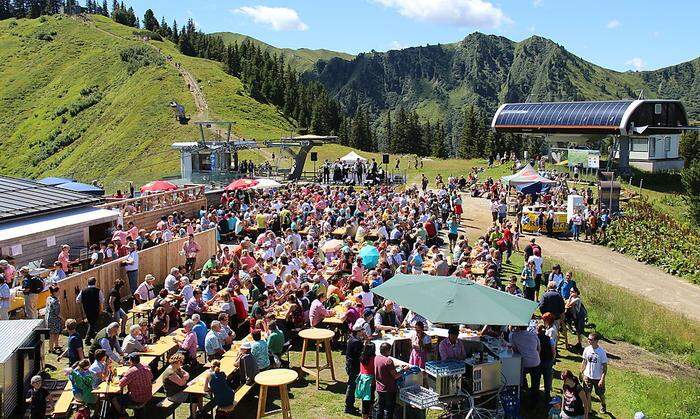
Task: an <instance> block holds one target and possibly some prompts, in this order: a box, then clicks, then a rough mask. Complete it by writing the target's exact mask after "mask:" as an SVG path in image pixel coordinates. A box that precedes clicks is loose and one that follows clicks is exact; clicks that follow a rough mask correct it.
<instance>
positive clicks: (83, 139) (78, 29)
mask: <svg viewBox="0 0 700 419" xmlns="http://www.w3.org/2000/svg"><path fill="white" fill-rule="evenodd" d="M149 44H150V46H149V47H148V48H141V50H140V51H141V52H142V53H144V52H143V51H145V53H144V54H146V55H148V53H149V51H150V57H147V58H146V59H145V61H149V62H150V65H146V66H140V64H139V62H143V61H144V59H142V60H138V59H137V60H131V64H130V60H127V61H125V60H124V59H123V58H122V57H121V55H122V53H123V52H124V51H128V50H130V49H131V48H134V47H136V48H137V51H138V48H139V47H143V46H144V45H145V44H144V42H142V41H139V40H137V39H136V38H135V37H134V36H133V29H132V28H129V27H126V26H122V25H119V24H116V23H114V22H112V21H111V20H109V19H107V18H104V17H102V16H91V17H90V19H89V20H87V21H85V20H77V19H74V18H70V17H66V16H60V15H59V16H52V17H45V18H40V19H35V20H28V19H20V20H15V19H11V20H5V21H2V22H0V104H1V106H0V155H2V156H6V158H3V159H0V173H3V174H7V175H12V176H20V177H31V178H37V177H43V176H48V175H60V176H73V177H76V178H78V179H80V180H83V181H89V180H92V179H100V180H103V181H105V182H106V186H107V187H108V189H114V188H116V187H117V186H118V185H122V186H123V184H124V182H126V181H134V182H137V183H143V182H146V181H148V180H151V179H153V178H157V177H161V176H164V175H172V174H177V173H178V171H179V158H178V155H177V153H176V152H175V151H174V150H171V149H170V144H171V143H172V142H174V141H178V140H187V139H195V138H197V135H198V134H197V131H196V129H195V128H194V127H193V126H192V125H184V126H183V125H180V124H178V123H177V122H176V121H175V118H174V116H173V113H172V111H171V109H170V108H169V103H170V102H171V101H173V100H176V101H178V102H179V103H181V104H183V105H184V106H185V108H186V111H187V114H188V115H193V114H195V113H196V109H195V103H194V100H193V98H192V95H191V94H190V93H189V91H188V87H187V85H186V83H185V82H184V80H183V78H182V77H181V76H180V74H179V73H178V71H177V70H176V69H175V67H174V66H172V65H169V64H168V63H167V62H166V61H165V60H164V59H163V58H162V57H161V54H160V52H159V50H162V51H163V52H164V54H165V55H171V56H172V57H173V60H174V61H177V62H180V63H181V64H182V66H183V67H184V68H186V69H187V70H189V72H190V73H191V74H192V75H193V76H194V77H195V78H196V79H197V80H198V82H199V85H200V86H201V87H202V90H203V91H204V93H205V95H207V97H208V98H210V99H209V110H208V113H207V115H205V116H206V117H208V118H210V119H215V118H218V119H226V120H233V121H236V122H237V124H236V133H237V134H238V135H240V136H245V137H248V138H256V137H276V136H279V135H282V134H284V133H285V132H288V131H289V129H290V127H291V125H290V122H289V121H286V120H285V119H284V118H283V117H282V116H281V115H280V114H279V112H277V110H276V109H275V108H274V107H271V106H267V105H263V104H260V103H258V102H256V101H255V100H253V99H251V98H250V97H248V96H247V95H246V93H245V92H244V90H243V87H242V85H241V82H240V81H239V80H238V79H236V78H234V77H231V76H229V75H227V74H226V73H224V71H223V69H222V67H221V65H220V64H219V63H215V62H212V61H207V60H202V59H196V58H190V57H184V56H182V55H180V54H179V53H178V52H177V50H176V48H175V47H174V45H173V44H171V43H170V42H155V41H150V42H149Z"/></svg>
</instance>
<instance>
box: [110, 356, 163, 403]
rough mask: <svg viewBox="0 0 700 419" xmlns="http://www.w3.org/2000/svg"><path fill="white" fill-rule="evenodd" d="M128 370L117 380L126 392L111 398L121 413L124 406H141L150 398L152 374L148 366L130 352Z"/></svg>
mask: <svg viewBox="0 0 700 419" xmlns="http://www.w3.org/2000/svg"><path fill="white" fill-rule="evenodd" d="M127 359H128V360H129V370H128V371H127V372H126V373H125V374H124V376H123V377H122V379H121V380H119V387H121V388H124V387H126V388H127V390H128V392H127V393H126V394H120V395H118V396H117V397H115V398H113V399H112V406H114V408H115V409H116V410H117V411H118V412H120V413H121V414H123V415H126V410H124V409H125V408H126V407H135V406H142V405H144V404H146V403H148V402H149V401H150V400H151V398H152V397H153V396H152V395H151V389H152V386H151V382H152V381H153V374H152V373H151V370H150V368H148V367H146V366H144V365H142V364H141V358H140V357H139V356H138V355H137V354H135V353H132V354H130V355H128V357H127Z"/></svg>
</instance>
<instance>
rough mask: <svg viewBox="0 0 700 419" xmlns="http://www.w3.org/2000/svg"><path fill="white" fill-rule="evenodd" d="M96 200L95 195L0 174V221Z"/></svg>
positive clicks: (90, 202)
mask: <svg viewBox="0 0 700 419" xmlns="http://www.w3.org/2000/svg"><path fill="white" fill-rule="evenodd" d="M99 202H100V199H99V198H95V197H93V196H90V195H86V194H82V193H79V192H73V191H68V190H65V189H59V188H56V187H53V186H48V185H42V184H41V183H38V182H34V181H31V180H25V179H16V178H11V177H6V176H0V223H5V222H8V221H11V220H16V219H18V218H22V217H29V216H34V215H38V214H44V213H48V212H54V211H60V210H65V209H69V208H78V207H84V206H88V205H94V204H97V203H99Z"/></svg>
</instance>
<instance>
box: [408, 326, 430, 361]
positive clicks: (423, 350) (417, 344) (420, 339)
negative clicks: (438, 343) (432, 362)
mask: <svg viewBox="0 0 700 419" xmlns="http://www.w3.org/2000/svg"><path fill="white" fill-rule="evenodd" d="M414 327H415V329H416V334H415V335H414V336H413V337H412V338H411V357H410V358H409V360H408V363H409V364H411V365H416V366H418V367H420V368H423V369H424V368H425V361H427V360H428V353H429V352H430V336H428V335H426V334H425V326H424V325H423V322H422V321H420V320H419V321H417V322H416V325H415V326H414Z"/></svg>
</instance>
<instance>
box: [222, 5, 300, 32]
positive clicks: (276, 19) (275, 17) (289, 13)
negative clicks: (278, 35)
mask: <svg viewBox="0 0 700 419" xmlns="http://www.w3.org/2000/svg"><path fill="white" fill-rule="evenodd" d="M231 11H232V12H234V13H241V14H244V15H246V16H248V17H250V18H251V19H253V22H255V23H257V24H259V25H267V26H269V27H271V28H272V29H274V30H276V31H305V30H307V29H309V26H308V25H307V24H306V23H304V22H302V21H301V18H299V14H298V13H297V11H296V10H294V9H290V8H287V7H267V6H243V7H240V8H238V9H234V10H231Z"/></svg>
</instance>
